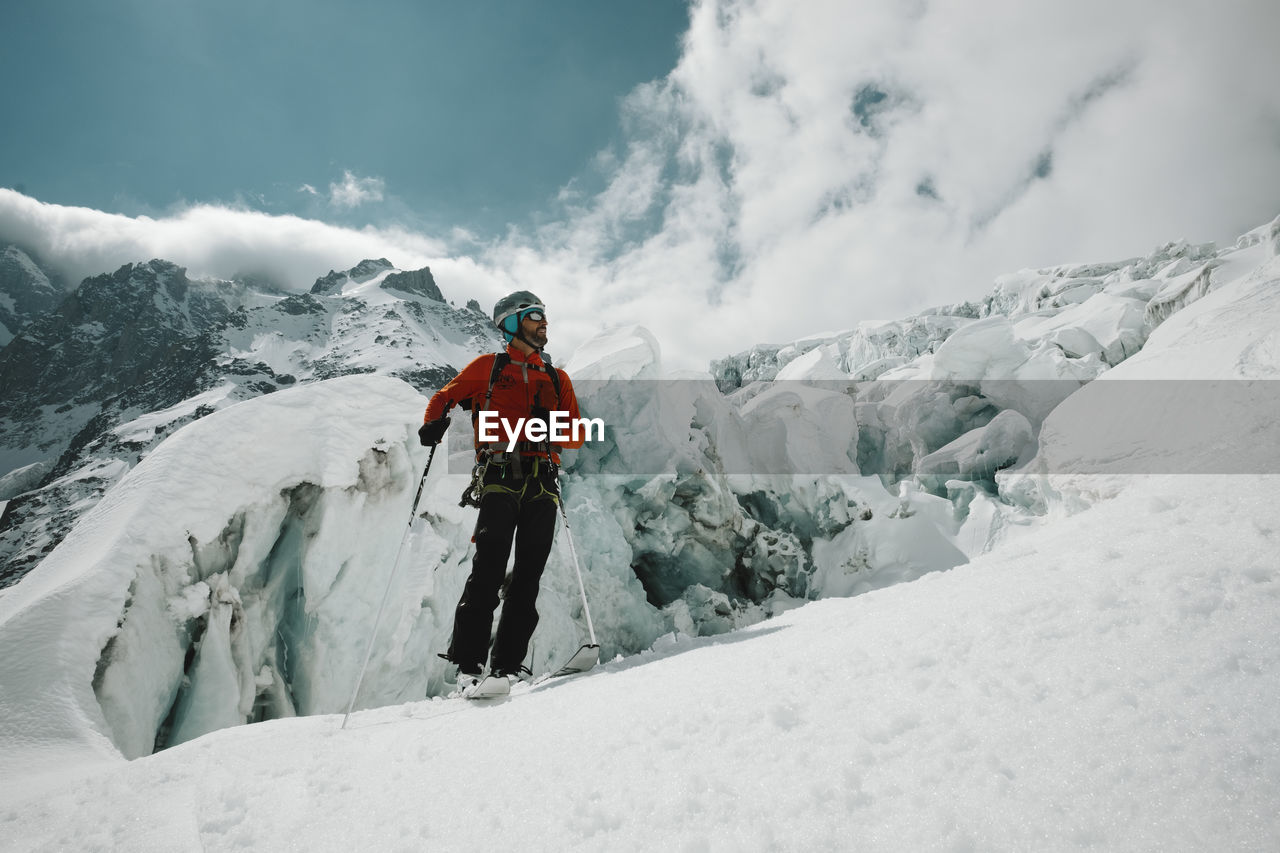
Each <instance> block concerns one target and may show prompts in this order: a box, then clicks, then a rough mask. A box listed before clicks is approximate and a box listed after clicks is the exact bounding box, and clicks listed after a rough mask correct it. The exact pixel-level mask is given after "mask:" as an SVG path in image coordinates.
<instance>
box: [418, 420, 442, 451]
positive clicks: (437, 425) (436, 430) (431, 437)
mask: <svg viewBox="0 0 1280 853" xmlns="http://www.w3.org/2000/svg"><path fill="white" fill-rule="evenodd" d="M448 428H449V419H448V418H436V419H435V420H434V421H427V422H426V423H425V424H423V425H422V426H421V427H419V428H418V441H421V442H422V446H423V447H434V446H435V445H437V444H439V443H440V439H442V438H444V433H445V430H447V429H448Z"/></svg>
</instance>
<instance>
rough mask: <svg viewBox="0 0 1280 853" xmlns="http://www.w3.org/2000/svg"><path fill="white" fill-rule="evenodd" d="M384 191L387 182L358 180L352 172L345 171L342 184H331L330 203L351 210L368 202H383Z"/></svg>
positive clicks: (373, 179)
mask: <svg viewBox="0 0 1280 853" xmlns="http://www.w3.org/2000/svg"><path fill="white" fill-rule="evenodd" d="M384 190H386V182H385V181H383V180H382V178H357V177H356V176H355V175H354V174H352V173H351V172H350V171H344V172H343V173H342V183H340V184H334V183H331V184H329V203H330V204H331V205H333V206H334V207H337V208H342V209H347V210H350V209H353V208H357V207H359V206H360V205H362V204H365V203H366V202H371V201H382V195H383V192H384Z"/></svg>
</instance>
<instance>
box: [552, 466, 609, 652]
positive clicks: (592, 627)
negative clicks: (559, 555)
mask: <svg viewBox="0 0 1280 853" xmlns="http://www.w3.org/2000/svg"><path fill="white" fill-rule="evenodd" d="M556 491H557V492H560V494H559V495H558V496H557V497H558V498H559V499H558V500H557V501H556V503H558V504H560V517H561V518H563V519H564V535H565V536H566V537H568V539H569V553H570V554H571V555H572V556H573V571H574V573H575V574H577V576H578V592H579V593H581V594H582V612H583V613H584V614H586V617H587V633H588V634H590V635H591V645H593V646H596V645H599V643H597V642H596V628H595V625H593V624H591V608H590V607H588V606H587V588H586V586H584V585H583V583H582V568H581V567H580V566H579V565H578V549H577V548H574V547H573V531H571V530H570V529H569V513H567V512H565V508H564V491H563V490H562V489H561V488H560V471H559V469H557V470H556Z"/></svg>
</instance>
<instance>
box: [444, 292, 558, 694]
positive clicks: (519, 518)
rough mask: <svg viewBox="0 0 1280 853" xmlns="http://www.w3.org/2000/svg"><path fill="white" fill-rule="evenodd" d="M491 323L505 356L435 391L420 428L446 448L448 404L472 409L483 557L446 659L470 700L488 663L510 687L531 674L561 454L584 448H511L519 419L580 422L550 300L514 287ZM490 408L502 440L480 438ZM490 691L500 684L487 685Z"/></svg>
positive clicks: (470, 368) (484, 359) (486, 360)
mask: <svg viewBox="0 0 1280 853" xmlns="http://www.w3.org/2000/svg"><path fill="white" fill-rule="evenodd" d="M493 322H494V325H496V326H497V327H498V328H499V329H500V330H501V331H502V334H503V337H504V338H505V339H506V341H507V349H506V352H504V353H492V354H488V355H482V356H480V357H479V358H477V359H475V360H474V361H472V362H471V363H470V364H468V365H467V366H466V367H465V368H463V370H462V372H461V373H459V374H458V375H457V376H455V377H454V378H453V379H452V380H450V381H449V383H448V384H447V385H445V386H444V387H443V388H441V389H440V390H439V391H437V392H436V393H435V395H433V396H432V398H431V400H430V402H429V403H428V404H427V411H426V414H425V416H424V418H423V421H424V423H423V425H422V428H421V429H420V430H419V436H420V438H421V441H422V443H423V444H424V445H427V446H431V445H436V444H439V443H440V440H441V439H442V438H443V437H444V434H445V431H446V429H447V428H448V426H449V420H450V419H449V417H448V412H449V410H450V408H452V407H453V406H455V405H461V406H463V407H464V408H470V409H471V417H472V422H473V431H474V437H475V447H476V469H475V476H474V479H473V482H472V486H471V487H470V488H469V489H468V492H467V495H465V496H464V502H470V503H475V504H477V505H478V506H479V507H480V514H479V517H478V518H477V519H476V531H475V536H474V541H475V545H476V553H475V557H474V559H473V560H472V563H471V574H470V576H469V577H468V578H467V582H466V586H465V587H464V588H463V590H462V597H461V599H460V600H459V601H458V606H457V608H456V610H455V611H454V621H453V637H452V640H451V641H450V643H449V650H448V652H447V653H446V654H443V655H441V657H443V658H445V659H446V660H448V661H450V662H452V663H454V664H456V665H457V667H458V690H457V692H458V693H459V694H461V695H464V696H469V695H471V694H473V693H474V692H475V691H476V690H477V689H478V688H479V686H480V684H481V682H482V681H484V678H483V676H482V673H483V671H484V664H485V661H486V659H487V660H488V663H489V669H488V672H489V675H490V676H492V677H497V678H500V679H504V681H509V680H511V679H513V678H518V677H519V675H520V673H521V671H522V670H523V669H524V667H523V663H524V658H525V655H526V654H527V653H528V649H529V639H530V637H532V636H533V629H534V627H535V626H536V625H537V623H538V611H537V609H536V607H535V603H536V600H537V597H538V584H539V581H540V579H541V577H542V570H543V568H544V566H545V565H546V562H547V557H548V555H550V553H551V542H552V538H553V537H554V535H555V526H556V511H557V509H558V508H559V500H560V492H559V485H558V480H557V466H558V465H559V463H560V457H559V454H558V453H557V452H556V449H557V447H581V446H582V443H583V441H582V439H581V438H578V437H576V436H571V437H570V440H567V441H557V442H556V443H554V444H553V443H552V442H551V441H550V440H549V439H548V440H546V441H529V440H519V441H518V442H517V444H516V445H515V447H514V449H513V450H508V448H509V447H510V446H511V445H510V438H511V436H510V433H509V430H510V429H511V428H512V425H514V424H517V423H519V422H520V421H519V420H518V419H541V420H542V421H543V422H544V423H546V422H547V421H548V420H549V419H550V413H551V411H552V410H556V411H558V412H566V413H567V414H568V417H569V418H570V419H572V420H575V421H576V420H577V418H578V416H579V413H578V401H577V398H576V397H575V396H574V393H573V385H572V383H571V382H570V381H569V376H568V374H566V373H565V372H564V371H563V370H560V369H559V368H556V367H553V366H552V365H551V364H550V363H549V361H548V359H547V357H545V356H544V355H542V348H543V347H544V346H546V343H547V313H546V308H545V307H544V306H543V304H542V300H540V299H539V298H538V297H537V296H534V295H533V294H532V293H530V292H528V291H526V290H519V291H516V292H515V293H512V294H510V295H509V296H505V297H503V298H502V299H499V300H498V302H497V304H496V305H495V306H494V308H493ZM482 412H490V413H496V414H497V418H496V419H495V418H493V417H492V415H489V416H487V417H486V421H487V423H488V424H490V425H493V423H494V421H495V420H496V421H497V422H498V423H499V424H503V425H504V426H503V428H500V429H497V430H496V432H497V436H498V440H497V441H495V442H487V441H482V440H481V437H482V435H485V434H487V435H488V436H489V437H492V435H493V432H492V430H490V431H488V432H487V433H486V432H482V430H481V426H482V424H481V413H482ZM575 439H576V440H575ZM468 498H469V499H470V500H468ZM513 536H514V538H515V549H516V553H515V562H514V565H513V567H512V570H511V577H510V580H509V581H508V583H507V586H506V592H505V601H504V604H503V607H502V616H501V618H500V619H499V621H498V631H497V636H496V637H495V638H494V641H493V648H492V652H490V648H489V638H490V633H491V631H492V628H493V614H494V610H495V609H496V608H497V606H498V596H499V590H500V589H501V588H502V586H503V581H504V579H505V576H506V568H507V558H508V557H509V556H510V554H511V544H512V537H513ZM525 671H526V672H527V670H525ZM502 687H506V684H505V683H503V684H502ZM485 689H486V690H489V689H492V688H491V686H490V685H489V684H488V683H486V687H485Z"/></svg>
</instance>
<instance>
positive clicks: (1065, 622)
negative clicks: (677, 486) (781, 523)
mask: <svg viewBox="0 0 1280 853" xmlns="http://www.w3.org/2000/svg"><path fill="white" fill-rule="evenodd" d="M1277 485H1278V484H1277V482H1276V481H1275V479H1268V478H1254V477H1219V478H1203V477H1196V478H1181V479H1179V478H1151V479H1148V480H1146V481H1144V482H1141V483H1138V484H1134V485H1133V486H1132V487H1131V488H1129V489H1128V490H1126V491H1125V492H1124V493H1123V494H1122V495H1120V496H1119V497H1117V498H1115V499H1114V500H1111V501H1108V502H1105V503H1102V504H1099V505H1097V506H1095V507H1094V508H1092V509H1090V510H1088V511H1086V512H1083V513H1081V514H1078V515H1076V516H1074V517H1072V518H1069V519H1066V520H1065V521H1062V522H1060V523H1059V524H1058V525H1056V526H1054V527H1051V528H1046V529H1044V530H1042V531H1040V532H1037V533H1035V534H1032V535H1031V536H1029V537H1028V538H1026V539H1023V540H1022V541H1020V542H1018V543H1017V544H1016V545H1012V546H1008V547H1005V548H1003V549H1000V550H998V551H997V552H995V553H992V554H989V555H987V556H985V557H983V558H980V559H978V560H975V561H974V562H973V563H970V564H969V565H966V566H961V567H959V568H956V569H954V570H952V571H950V572H946V573H936V574H932V575H929V576H926V577H924V578H921V579H920V580H917V581H915V582H913V583H910V584H903V585H899V586H895V587H892V588H889V589H884V590H879V591H876V592H873V593H868V594H866V595H863V596H859V597H857V598H853V599H841V600H827V601H822V602H817V603H814V604H810V605H808V606H806V607H804V608H802V609H800V610H797V611H792V612H790V613H788V614H785V615H783V616H781V617H779V618H777V619H775V620H773V621H770V622H768V623H764V624H761V625H758V626H756V627H754V628H751V629H747V630H745V631H742V632H739V633H736V634H731V635H727V636H724V637H721V638H708V639H702V640H687V639H686V640H681V641H678V642H675V641H673V642H670V643H668V644H665V645H660V646H659V648H658V649H657V650H656V651H654V652H653V653H650V654H648V655H645V656H642V657H640V658H633V659H629V660H623V661H617V662H614V663H610V664H608V665H606V666H605V667H604V668H603V669H602V670H600V671H597V672H595V673H593V674H590V675H587V676H582V677H579V678H578V679H576V680H568V681H563V682H559V683H556V682H551V683H549V684H547V685H544V686H542V687H541V688H538V689H535V690H534V691H532V692H529V693H528V694H527V695H516V696H515V697H514V698H513V699H512V700H510V701H509V702H505V703H502V704H498V705H493V706H477V705H468V704H466V703H465V701H460V700H455V701H452V702H450V701H444V700H436V701H420V702H409V703H406V704H403V705H400V706H398V707H388V708H383V709H379V710H371V711H365V712H358V713H357V714H356V715H354V716H353V717H352V720H351V723H350V726H349V728H348V729H347V730H345V731H344V730H340V729H339V724H340V720H341V717H340V716H323V717H311V718H302V719H295V720H276V721H272V722H269V723H263V724H261V725H258V726H248V727H239V728H236V729H228V730H223V731H220V732H216V733H214V734H211V735H209V736H206V737H204V738H201V739H199V740H197V741H194V742H191V743H188V744H184V745H181V746H178V747H176V748H174V749H170V750H167V751H165V752H161V753H159V754H157V755H154V756H151V757H149V758H144V759H140V760H138V761H134V762H130V763H119V764H117V765H115V766H112V767H109V768H105V769H96V770H86V771H83V772H82V773H80V774H78V775H79V778H76V775H75V774H64V775H62V776H60V777H57V778H56V779H52V780H49V781H48V782H47V784H45V785H40V786H38V787H35V788H33V787H32V783H30V782H28V783H26V784H25V785H24V786H23V790H22V791H21V792H19V791H15V790H14V789H13V787H12V786H7V787H8V790H7V791H6V793H5V796H4V798H3V802H4V805H3V806H0V834H2V835H3V837H4V838H7V839H8V841H7V842H6V844H5V846H6V849H13V850H40V849H78V850H86V851H90V850H92V851H97V850H103V851H105V850H119V849H129V850H175V849H187V850H195V849H200V850H206V851H219V850H237V849H264V850H265V849H280V850H285V849H289V850H294V849H296V850H333V851H345V850H355V849H378V850H421V849H463V848H467V847H468V846H469V844H470V842H469V840H468V839H467V838H466V837H465V833H467V832H468V831H474V829H475V827H476V826H483V827H484V830H483V831H484V833H485V836H486V837H487V838H502V839H507V840H509V841H510V843H512V844H516V845H518V846H519V847H521V848H522V849H533V850H566V849H581V850H602V849H611V850H618V849H625V850H639V849H653V850H658V849H685V850H726V851H728V850H765V849H784V850H809V849H824V850H847V849H860V850H992V849H1023V850H1027V849H1034V850H1074V849H1110V850H1208V849H1217V850H1222V849H1231V850H1274V849H1276V846H1277V844H1280V819H1278V818H1277V817H1276V815H1275V811H1274V805H1275V803H1276V802H1277V801H1278V799H1280V718H1278V717H1277V715H1276V713H1275V708H1276V707H1277V702H1280V639H1278V638H1277V634H1276V632H1275V625H1276V624H1277V622H1276V620H1277V616H1278V615H1280V560H1278V559H1277V556H1276V555H1277V533H1278V532H1280V531H1278V529H1277V527H1276V525H1275V518H1274V499H1273V495H1274V490H1275V488H1276V486H1277Z"/></svg>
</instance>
